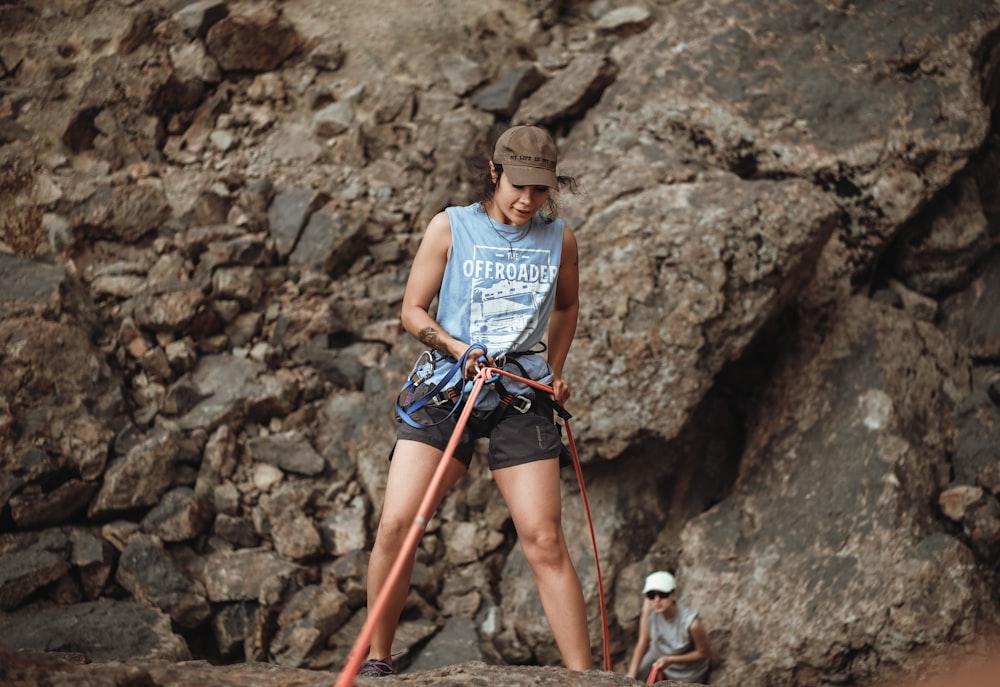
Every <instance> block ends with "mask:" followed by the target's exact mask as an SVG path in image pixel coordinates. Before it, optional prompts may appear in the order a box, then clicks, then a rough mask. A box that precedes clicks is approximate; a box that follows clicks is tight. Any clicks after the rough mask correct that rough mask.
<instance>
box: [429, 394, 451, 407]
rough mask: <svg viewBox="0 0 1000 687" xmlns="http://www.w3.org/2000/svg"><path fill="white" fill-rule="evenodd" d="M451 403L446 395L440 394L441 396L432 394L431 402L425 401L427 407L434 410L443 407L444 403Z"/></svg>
mask: <svg viewBox="0 0 1000 687" xmlns="http://www.w3.org/2000/svg"><path fill="white" fill-rule="evenodd" d="M451 402H452V401H451V399H450V398H448V395H447V394H443V393H442V394H434V395H433V396H432V397H431V400H429V401H427V405H429V406H434V407H435V408H436V407H438V406H443V405H444V404H445V403H451Z"/></svg>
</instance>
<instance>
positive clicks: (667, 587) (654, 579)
mask: <svg viewBox="0 0 1000 687" xmlns="http://www.w3.org/2000/svg"><path fill="white" fill-rule="evenodd" d="M676 587H677V583H676V582H675V581H674V576H673V575H671V574H670V573H668V572H665V571H662V570H661V571H659V572H655V573H651V574H650V575H649V577H647V578H646V584H645V585H643V587H642V593H643V594H645V593H646V592H665V593H667V594H669V593H670V592H672V591H674V589H675V588H676Z"/></svg>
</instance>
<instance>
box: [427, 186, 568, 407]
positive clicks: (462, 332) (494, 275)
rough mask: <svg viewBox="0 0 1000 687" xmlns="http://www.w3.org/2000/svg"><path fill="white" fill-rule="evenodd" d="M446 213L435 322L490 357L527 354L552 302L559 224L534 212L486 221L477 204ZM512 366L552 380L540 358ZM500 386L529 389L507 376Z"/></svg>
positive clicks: (441, 370)
mask: <svg viewBox="0 0 1000 687" xmlns="http://www.w3.org/2000/svg"><path fill="white" fill-rule="evenodd" d="M446 212H447V213H448V220H449V222H450V223H451V253H450V254H449V256H448V262H447V265H446V266H445V270H444V278H443V280H442V282H441V290H440V292H439V294H438V306H437V315H436V320H437V322H438V324H440V325H441V326H442V327H443V328H444V329H445V330H446V331H447V332H448V333H449V334H450V335H451V336H453V337H455V338H456V339H459V340H460V341H465V342H467V343H469V344H472V343H482V344H485V345H486V346H487V347H488V348H489V353H490V355H491V356H494V357H496V356H500V355H504V354H506V353H510V352H514V353H523V352H526V351H529V350H531V348H532V347H533V346H535V345H536V344H538V343H539V342H541V341H542V340H543V339H544V338H545V335H546V332H547V330H548V325H549V317H550V316H551V315H552V308H553V306H554V304H555V299H556V278H557V277H558V275H559V261H560V258H561V257H562V242H563V227H564V222H563V221H562V220H561V219H553V220H546V219H544V218H543V217H542V215H540V214H537V213H536V214H535V216H534V217H533V218H532V219H531V221H530V222H529V223H528V224H526V225H522V226H520V227H511V226H508V225H505V224H501V223H499V222H496V221H494V220H492V219H491V218H490V217H489V215H487V214H486V211H485V209H484V208H483V206H482V204H481V203H475V204H473V205H467V206H464V207H450V208H447V210H446ZM517 362H518V363H519V364H520V365H521V366H522V367H524V369H525V372H526V373H527V376H528V377H530V378H531V379H534V380H536V381H539V382H542V383H543V384H548V383H549V382H550V381H551V379H552V370H551V369H550V368H549V366H548V363H547V362H546V361H545V359H544V358H542V357H541V356H539V355H525V356H521V357H518V358H517ZM448 367H449V366H447V365H444V364H438V365H437V366H436V368H435V374H434V377H433V378H432V379H431V380H430V381H431V382H432V383H435V384H436V383H437V382H438V381H439V380H440V379H441V377H443V376H444V374H445V373H446V372H447V368H448ZM511 371H514V370H511ZM514 372H515V373H516V374H519V372H517V371H514ZM508 382H509V383H508ZM504 386H506V387H507V388H508V389H509V390H510V391H512V392H514V393H525V392H526V391H527V390H528V389H529V388H528V387H526V386H524V385H520V384H517V383H516V382H514V381H513V380H506V379H505V380H504ZM518 387H520V388H518ZM492 396H493V398H492V399H491V398H490V394H484V397H483V399H482V401H481V402H479V403H477V404H476V407H477V408H483V407H489V406H492V405H495V404H496V398H495V396H496V393H495V392H492Z"/></svg>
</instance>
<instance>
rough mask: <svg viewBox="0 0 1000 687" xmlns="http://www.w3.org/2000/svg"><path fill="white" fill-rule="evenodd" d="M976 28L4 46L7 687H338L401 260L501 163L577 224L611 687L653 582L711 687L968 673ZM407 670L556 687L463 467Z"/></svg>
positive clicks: (537, 9)
mask: <svg viewBox="0 0 1000 687" xmlns="http://www.w3.org/2000/svg"><path fill="white" fill-rule="evenodd" d="M998 29H1000V9H998V8H997V7H996V6H995V5H993V4H990V3H983V2H981V1H979V0H956V1H954V2H949V3H917V2H908V1H905V0H880V1H877V2H869V3H853V2H822V1H820V0H808V1H804V2H798V3H793V4H789V3H785V4H782V5H780V6H779V5H776V4H775V3H768V2H761V1H760V0H722V1H720V2H713V3H704V2H701V1H700V0H678V1H669V2H668V1H665V0H664V1H662V2H661V1H656V2H649V3H645V4H644V5H637V4H629V3H626V2H615V1H604V0H602V1H598V2H593V3H586V4H583V3H567V2H562V1H560V0H532V1H531V2H528V3H508V2H500V0H478V1H476V2H471V1H470V0H435V1H434V2H431V1H430V0H417V1H415V2H405V3H403V2H392V3H329V2H319V1H318V0H283V1H282V2H273V1H269V0H252V1H251V0H245V1H244V0H239V1H237V0H233V1H230V2H223V1H222V0H204V1H199V2H189V1H186V0H89V1H88V2H84V3H75V2H67V1H65V0H33V1H31V2H14V3H10V2H8V3H0V163H2V166H0V602H2V610H3V614H2V615H0V650H3V651H6V652H8V653H6V654H5V655H4V656H3V657H2V658H3V660H0V682H3V683H4V684H13V685H19V684H25V685H28V684H38V683H45V684H51V685H62V684H70V683H72V684H80V683H82V682H86V683H87V684H95V685H100V684H104V683H105V682H104V681H107V684H109V685H110V684H116V685H129V684H136V685H139V684H143V685H148V684H155V685H163V686H164V687H166V685H184V684H206V683H212V684H233V685H240V684H251V683H252V684H274V685H297V684H329V683H331V682H332V680H333V679H334V678H335V675H336V671H337V670H338V669H339V667H340V666H341V665H343V661H344V659H345V657H346V655H347V652H348V651H349V650H350V649H351V646H352V644H353V642H354V639H355V637H356V636H357V634H358V631H359V628H360V626H361V623H362V622H363V620H364V617H365V610H364V584H365V582H364V570H365V564H366V557H367V551H368V549H369V547H370V544H371V538H372V536H373V532H374V525H375V523H376V522H377V517H378V512H379V508H380V506H381V499H382V488H383V484H384V477H385V470H386V461H385V457H386V455H387V453H388V452H389V450H390V448H391V444H392V437H393V431H394V422H393V419H392V410H391V403H392V399H393V398H394V396H395V394H396V392H397V391H398V389H399V387H400V385H401V384H402V381H403V379H404V377H405V375H406V373H407V372H408V371H409V369H410V366H411V364H412V362H413V360H414V359H415V358H416V356H417V354H418V353H419V351H420V349H419V346H418V345H417V343H416V342H415V341H413V340H412V339H411V338H410V337H408V336H407V335H405V333H403V332H402V330H401V328H400V326H399V320H398V309H399V302H400V299H401V296H402V291H403V287H404V284H405V280H406V276H407V269H408V264H409V261H410V258H411V257H412V255H413V254H414V252H415V250H416V246H417V244H418V242H419V240H420V236H421V234H422V231H423V228H424V226H425V224H426V222H427V220H428V219H429V217H430V216H431V215H433V213H435V212H437V211H438V210H439V209H441V208H442V207H444V206H445V205H447V204H455V203H468V202H472V201H474V200H476V199H477V198H478V189H479V180H478V179H477V178H476V177H475V176H474V175H470V173H469V167H470V165H472V164H474V163H476V162H478V161H481V159H482V155H483V154H484V152H485V151H486V149H487V144H488V142H489V141H490V140H491V139H492V137H493V136H495V135H496V134H497V133H498V132H499V131H500V130H502V129H503V128H504V127H505V126H506V125H507V124H508V123H510V121H520V120H523V119H533V120H540V121H543V122H545V123H547V124H548V125H549V126H550V127H551V128H552V130H553V131H554V133H555V134H556V137H557V140H558V143H559V145H560V149H561V151H562V159H561V162H560V171H561V173H563V174H569V175H572V176H574V177H575V178H576V179H577V181H578V182H579V184H580V190H581V193H579V194H575V195H571V194H564V195H563V196H562V198H561V201H562V202H563V204H564V207H565V214H566V217H567V219H568V221H569V223H570V225H571V226H573V227H574V229H575V230H576V232H577V236H578V238H579V241H580V246H581V273H582V276H583V279H582V311H581V319H580V327H579V331H578V336H577V340H576V343H575V345H574V348H573V350H572V352H571V355H570V361H569V366H568V367H569V368H570V374H571V380H570V381H571V382H572V383H573V386H574V395H573V400H572V403H571V406H570V410H571V412H573V413H574V418H573V424H572V428H573V433H574V436H575V437H576V439H577V441H578V443H579V448H580V453H581V456H582V459H583V463H584V466H583V469H584V473H585V478H586V483H587V488H588V496H589V500H590V505H591V510H592V512H593V514H594V516H595V525H596V538H597V544H598V548H599V551H600V554H601V567H602V573H603V579H604V586H605V588H604V591H605V592H606V595H607V599H608V610H609V616H608V620H609V627H608V628H607V632H608V637H609V641H610V645H611V650H612V654H613V659H614V661H615V665H616V668H617V669H618V672H619V673H621V672H623V669H622V662H623V661H624V660H626V659H627V656H628V653H629V652H630V651H631V648H632V642H634V639H635V634H636V621H637V617H638V612H639V594H638V591H639V589H640V588H641V583H642V578H643V576H644V575H645V574H646V573H648V572H649V571H651V570H652V569H656V568H662V567H666V568H670V569H673V570H675V571H676V572H677V574H678V578H679V580H680V582H681V596H682V598H684V599H686V600H688V601H689V602H690V603H691V604H692V605H693V606H695V607H696V608H698V609H699V611H700V613H701V614H702V617H703V618H704V619H705V621H706V624H707V625H708V627H709V630H710V635H711V639H712V644H713V648H714V655H713V669H712V673H711V676H710V679H711V680H712V683H713V684H720V685H737V684H740V685H742V684H765V683H766V684H772V683H773V684H786V683H788V684H796V685H801V686H802V687H811V686H813V685H817V686H818V685H822V684H830V683H838V684H839V683H850V684H875V683H877V682H879V681H883V680H886V679H889V678H894V677H898V676H900V675H912V674H916V673H919V672H920V671H921V670H922V668H923V667H924V666H926V665H928V664H929V662H930V661H931V659H932V658H934V657H936V656H938V655H940V654H941V653H943V652H947V653H956V654H961V653H964V652H966V651H971V652H976V651H978V652H980V653H982V651H983V650H982V647H983V645H984V643H985V645H986V646H987V648H990V646H991V645H990V642H992V641H993V637H994V635H993V629H994V628H995V626H996V625H997V622H998V620H1000V602H998V600H997V598H996V593H995V590H996V588H997V577H996V576H997V564H998V561H1000V501H998V496H1000V491H998V486H997V485H998V484H1000V478H998V475H1000V452H998V448H997V447H998V446H1000V441H998V437H1000V435H998V431H1000V430H998V427H1000V423H998V421H997V418H998V417H1000V410H998V408H1000V391H998V390H997V386H998V382H997V380H998V379H1000V358H998V353H997V351H998V345H997V341H998V340H1000V338H998V335H997V332H998V331H1000V324H998V323H1000V319H998V310H997V308H996V307H992V306H994V305H995V303H996V293H997V289H996V288H994V285H995V284H996V283H997V282H998V279H1000V277H998V275H1000V260H998V257H997V237H998V236H1000V191H998V188H997V186H996V179H997V177H998V170H1000V165H998V160H1000V152H998V151H1000V146H998V145H997V142H998V137H997V131H996V127H995V117H994V116H993V115H992V113H993V112H995V111H996V108H997V106H998V102H997V89H996V86H995V84H996V83H998V79H1000V77H998V65H1000V59H998V55H1000V47H998V45H1000V44H998V43H997V36H1000V30H998ZM578 491H579V490H578V487H577V486H576V481H575V479H574V477H573V476H572V475H571V474H570V471H567V472H566V478H565V489H564V492H565V498H566V509H565V516H564V518H565V525H566V529H567V533H568V535H569V536H570V538H571V541H572V542H573V544H572V546H573V555H574V558H575V561H576V564H577V567H578V570H579V572H580V576H581V579H582V580H583V582H584V588H585V593H586V595H587V600H588V608H589V609H590V631H591V637H592V640H593V646H594V647H595V657H596V658H597V660H598V664H599V662H600V658H601V657H600V656H599V653H600V646H601V635H602V633H603V631H604V629H603V628H602V626H601V625H602V623H601V615H600V612H599V608H598V596H599V594H598V589H597V574H596V570H595V566H594V562H593V559H592V553H591V552H590V550H589V533H588V532H587V529H586V522H585V520H584V517H583V510H582V508H581V507H580V495H579V493H578ZM972 495H974V497H975V498H969V497H970V496H972ZM942 581H945V582H946V583H942ZM74 628H77V629H79V628H86V632H82V631H77V630H75V629H74ZM762 637H763V638H766V642H764V641H762ZM17 649H22V650H25V651H27V652H28V653H21V654H10V653H9V652H10V651H12V650H17ZM397 650H398V651H399V656H398V657H397V665H399V666H400V667H401V668H403V669H406V668H410V671H411V672H409V673H406V672H404V674H403V675H401V676H400V677H397V678H395V681H397V682H412V683H415V684H428V685H430V684H464V685H468V684H487V683H490V684H496V683H502V684H505V685H519V684H525V685H527V684H557V683H558V684H566V680H567V679H568V678H567V674H566V673H565V672H564V671H562V670H561V669H559V668H557V667H554V665H552V664H557V663H558V652H557V651H556V648H555V646H554V644H553V643H552V640H551V636H550V632H549V631H548V628H547V625H546V623H545V620H544V615H543V614H542V612H541V608H540V605H539V602H538V598H537V593H536V591H535V589H534V587H533V585H532V584H531V577H530V572H529V571H528V570H527V566H526V564H525V561H524V558H523V556H522V555H521V553H520V548H519V546H518V545H517V538H516V533H515V532H514V530H513V527H512V525H511V523H510V520H509V517H508V515H507V512H506V508H505V507H504V504H503V503H502V500H501V499H500V497H499V495H498V493H497V491H496V489H495V488H494V487H493V484H492V480H491V479H490V477H489V475H488V474H486V470H485V468H483V467H482V465H478V464H477V468H475V469H473V470H472V471H471V472H470V474H469V476H468V477H467V478H466V479H465V480H463V481H462V483H460V484H459V485H458V487H457V488H456V489H455V491H454V492H453V493H452V494H450V495H449V496H448V497H447V498H446V499H445V500H444V502H443V503H442V505H441V508H440V510H439V512H438V513H437V514H436V515H435V517H434V518H433V519H432V521H431V523H430V524H429V525H428V528H427V534H426V535H425V536H424V537H423V539H422V540H421V543H420V548H419V551H418V554H417V566H416V570H415V573H414V580H413V587H412V590H411V594H410V597H409V599H408V604H407V609H406V612H405V613H404V621H403V624H402V626H401V628H400V633H399V636H398V637H397ZM31 652H51V653H50V654H47V655H46V654H41V655H39V654H38V653H31ZM74 652H75V654H74ZM987 653H988V652H987ZM449 657H451V658H453V659H454V660H451V661H450V662H451V663H457V664H458V665H449ZM189 659H194V660H193V661H192V660H189ZM89 661H92V662H89ZM969 679H970V680H971V679H973V678H972V677H970V678H969ZM359 682H360V681H359ZM572 682H573V684H581V685H589V684H594V685H612V684H629V683H632V684H634V683H633V682H632V681H630V680H628V679H627V678H624V677H623V676H622V675H620V674H618V675H614V674H607V673H601V672H595V673H592V674H587V675H573V676H572Z"/></svg>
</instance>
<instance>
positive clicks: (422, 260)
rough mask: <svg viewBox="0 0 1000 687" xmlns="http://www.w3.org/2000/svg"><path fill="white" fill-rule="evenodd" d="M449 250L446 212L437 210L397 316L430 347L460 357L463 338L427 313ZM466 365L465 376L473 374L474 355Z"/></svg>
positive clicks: (415, 260)
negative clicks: (460, 339) (448, 330)
mask: <svg viewBox="0 0 1000 687" xmlns="http://www.w3.org/2000/svg"><path fill="white" fill-rule="evenodd" d="M450 251H451V222H450V221H449V220H448V215H447V213H444V212H439V213H438V214H436V215H435V216H434V218H433V219H432V220H431V221H430V223H428V225H427V231H426V232H425V233H424V238H423V239H422V240H421V242H420V247H419V248H417V254H416V255H415V256H414V258H413V265H412V266H411V268H410V276H409V279H407V281H406V291H405V292H404V293H403V308H402V312H401V314H400V318H401V320H402V322H403V328H404V329H406V331H407V332H409V333H410V334H412V335H413V336H414V337H416V338H417V339H418V340H419V341H420V342H421V343H422V344H424V345H425V346H427V347H428V348H430V349H433V350H435V351H439V352H441V353H444V354H446V355H450V356H452V357H453V358H456V359H457V358H461V357H462V355H463V354H464V353H465V351H466V349H467V348H468V344H467V343H466V342H464V341H459V340H458V339H456V338H454V337H452V336H451V335H450V334H448V332H446V331H445V330H444V329H443V328H442V327H441V325H440V324H438V323H437V321H436V320H435V319H434V318H433V317H431V315H430V307H431V303H433V302H434V298H435V297H436V296H437V295H438V291H440V289H441V282H442V280H443V279H444V269H445V266H446V265H447V264H448V254H449V252H450ZM469 357H470V358H473V360H472V361H471V364H470V365H469V366H468V367H467V370H466V377H467V378H470V375H469V370H470V369H471V376H475V373H476V368H475V356H469Z"/></svg>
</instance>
